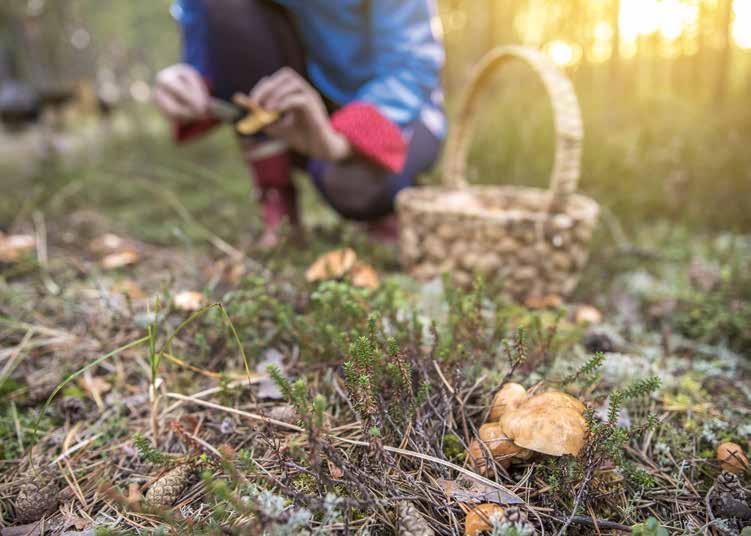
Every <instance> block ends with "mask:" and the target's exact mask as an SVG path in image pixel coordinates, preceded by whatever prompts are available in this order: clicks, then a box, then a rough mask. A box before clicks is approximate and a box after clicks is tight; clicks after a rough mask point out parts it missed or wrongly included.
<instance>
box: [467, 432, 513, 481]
mask: <svg viewBox="0 0 751 536" xmlns="http://www.w3.org/2000/svg"><path fill="white" fill-rule="evenodd" d="M477 435H478V436H479V438H480V439H479V440H477V439H473V440H472V441H471V442H470V444H469V455H470V456H469V457H470V460H472V462H473V463H474V464H475V466H476V467H477V469H479V471H480V472H481V473H485V472H486V470H487V468H488V463H487V457H488V451H489V452H490V455H491V456H492V457H493V459H494V460H495V461H496V462H498V463H499V464H500V465H501V466H503V467H508V466H509V465H511V459H512V458H514V457H518V456H519V455H520V454H521V452H522V451H523V450H524V449H522V448H520V447H518V446H516V445H514V442H513V441H511V440H510V439H509V438H508V437H507V436H506V435H505V434H504V433H503V430H501V425H500V424H498V423H486V424H483V425H482V426H481V427H480V430H479V431H478V434H477ZM482 445H484V446H485V447H487V451H486V450H485V449H483V447H482Z"/></svg>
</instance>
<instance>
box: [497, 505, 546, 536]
mask: <svg viewBox="0 0 751 536" xmlns="http://www.w3.org/2000/svg"><path fill="white" fill-rule="evenodd" d="M501 523H512V524H514V525H517V526H519V527H522V528H524V529H526V530H527V533H528V534H530V535H534V534H537V531H536V530H535V528H534V527H533V526H532V524H531V523H530V522H529V518H528V517H527V514H526V513H524V511H523V510H522V509H521V508H519V507H518V506H510V507H508V508H506V511H505V512H504V513H503V519H502V520H501Z"/></svg>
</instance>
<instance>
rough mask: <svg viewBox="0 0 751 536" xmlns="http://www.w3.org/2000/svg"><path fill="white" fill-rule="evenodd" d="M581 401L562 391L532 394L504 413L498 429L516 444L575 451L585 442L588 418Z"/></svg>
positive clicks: (546, 450)
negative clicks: (586, 418) (584, 415)
mask: <svg viewBox="0 0 751 536" xmlns="http://www.w3.org/2000/svg"><path fill="white" fill-rule="evenodd" d="M583 412H584V404H582V403H581V402H580V401H578V400H577V399H575V398H574V397H572V396H569V395H567V394H565V393H561V392H558V391H549V392H547V393H541V394H539V395H535V396H532V397H530V398H528V399H527V400H526V401H524V402H523V403H522V404H520V405H519V406H518V407H517V408H516V409H514V410H513V411H510V412H508V413H505V414H504V415H503V416H502V417H501V419H500V421H499V423H500V425H501V431H502V432H503V433H504V434H505V435H506V436H507V437H509V438H510V439H511V440H512V441H513V442H514V444H515V445H516V446H518V447H523V448H525V449H529V450H532V451H535V452H541V453H543V454H548V455H551V456H563V455H564V454H571V455H574V456H575V455H577V454H579V451H581V449H582V447H583V446H584V438H585V436H586V432H587V422H586V420H585V419H584V417H583V415H582V413H583Z"/></svg>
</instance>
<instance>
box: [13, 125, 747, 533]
mask: <svg viewBox="0 0 751 536" xmlns="http://www.w3.org/2000/svg"><path fill="white" fill-rule="evenodd" d="M225 142H226V140H225V141H223V142H222V143H224V145H221V146H220V145H219V144H218V143H217V144H208V145H204V146H200V147H197V148H195V149H192V152H191V160H190V161H189V162H183V161H182V160H179V159H178V158H177V157H175V156H174V153H169V152H168V150H167V149H165V148H164V146H163V145H156V146H155V145H154V144H153V140H152V138H149V137H146V138H145V139H144V140H143V141H141V142H132V141H129V142H127V143H124V142H119V143H117V144H116V146H115V148H114V149H113V154H115V155H119V156H118V157H113V156H112V155H110V158H108V159H105V161H106V162H107V164H106V165H102V164H97V163H94V161H92V162H88V163H87V164H86V166H85V167H82V166H80V165H75V166H64V165H62V164H60V163H48V164H47V165H45V166H42V168H40V169H39V170H37V171H34V173H36V178H33V177H32V178H29V179H23V180H22V179H19V178H18V177H16V179H15V180H16V181H17V182H16V183H15V184H13V183H12V181H13V180H14V179H10V182H11V189H14V188H20V187H21V186H20V185H21V184H22V183H23V184H24V186H23V187H24V188H28V190H27V191H28V192H31V195H29V196H26V197H28V198H29V199H30V201H28V203H23V202H15V201H14V202H13V203H11V202H9V201H8V202H6V203H5V204H4V205H2V206H0V209H2V210H4V211H5V212H4V214H5V216H4V221H6V222H9V225H8V226H7V228H6V232H7V233H8V234H11V233H12V234H17V235H28V236H29V237H31V238H32V239H33V241H34V246H33V247H31V248H29V249H25V250H23V251H21V252H20V254H19V255H18V256H13V257H12V258H11V257H7V258H5V259H4V260H3V262H0V394H1V396H0V528H1V530H2V535H3V536H8V535H11V534H41V533H50V534H59V533H68V534H70V535H73V534H94V533H96V534H130V533H148V532H149V531H152V530H154V529H157V528H160V529H161V530H162V531H170V530H171V531H174V532H175V533H177V532H182V533H185V534H207V533H209V534H213V533H215V534H260V533H263V532H264V531H265V532H266V533H268V534H301V533H313V534H328V533H347V532H349V533H361V534H364V533H371V534H393V533H402V534H431V532H428V531H427V529H426V527H430V529H431V530H432V531H433V533H435V534H463V533H464V523H465V517H466V512H467V511H468V510H471V509H472V508H473V504H475V503H495V502H497V503H502V504H505V505H506V514H505V517H503V516H502V518H501V521H502V523H501V524H500V525H499V526H497V527H496V528H495V534H498V535H500V534H505V535H513V534H556V533H564V532H566V531H567V533H568V534H623V533H629V532H630V531H632V530H633V531H634V533H639V534H661V532H659V529H657V528H653V527H651V525H650V526H647V525H648V524H651V523H655V521H656V523H657V524H658V525H660V526H661V527H664V529H666V530H667V531H668V532H669V533H670V534H738V533H739V531H740V528H741V527H742V526H743V525H744V524H746V523H749V520H750V519H751V516H749V515H748V513H749V508H748V506H747V504H746V502H745V501H746V500H747V499H748V496H746V495H744V493H745V492H743V490H742V484H743V483H744V482H745V483H748V481H749V477H751V475H750V474H749V472H748V469H747V468H746V470H745V471H742V472H741V473H740V475H739V477H738V478H731V477H730V476H728V474H727V473H725V476H724V477H721V474H722V473H721V468H720V464H719V462H718V461H717V459H716V450H717V447H718V446H719V445H720V444H721V443H723V442H725V441H733V442H735V443H737V444H739V445H741V447H742V448H743V449H746V450H747V449H748V447H749V440H750V439H751V426H750V425H749V421H748V417H749V412H751V376H749V374H748V372H749V366H750V365H749V360H748V357H749V352H751V332H749V326H751V270H750V269H749V268H751V237H749V236H744V235H740V234H733V233H713V234H709V233H697V232H696V231H695V230H687V229H684V228H683V227H681V226H679V225H675V224H668V223H659V222H651V223H644V224H642V225H640V226H638V227H632V228H629V229H628V232H625V231H624V230H623V229H621V226H620V225H619V224H618V220H617V219H616V218H615V216H613V215H612V214H608V213H606V216H605V218H604V219H603V221H602V224H601V226H600V231H599V232H598V235H597V236H596V238H595V243H594V244H593V249H592V259H591V262H590V265H589V267H588V269H587V271H586V273H585V274H584V277H583V278H582V283H581V284H580V287H579V289H577V292H576V293H575V295H574V296H573V297H572V298H571V300H570V301H569V302H568V303H557V302H555V301H551V302H550V303H546V304H529V305H534V307H527V306H522V305H517V304H513V303H510V302H507V301H505V300H504V299H503V298H501V297H500V295H499V294H498V293H497V292H496V291H495V289H494V288H493V287H492V286H488V285H482V284H477V285H475V287H474V288H473V289H472V290H469V291H465V290H461V289H456V288H453V287H452V286H451V285H450V284H446V283H445V282H444V281H443V280H440V279H439V280H435V281H432V282H428V283H418V282H416V281H414V280H412V279H411V278H409V277H407V276H405V275H403V274H401V273H400V272H399V269H398V263H397V255H396V252H395V251H393V250H392V249H389V248H388V247H383V246H380V245H378V244H373V243H371V242H370V241H369V239H368V238H367V236H366V235H365V234H364V233H363V232H361V230H360V229H359V228H358V227H357V226H355V225H352V224H346V223H342V222H339V221H338V220H337V219H336V218H334V217H333V215H332V214H331V213H330V212H328V211H327V210H326V209H323V208H321V207H320V204H319V201H318V200H317V199H316V198H315V195H314V194H313V192H311V191H310V189H309V188H308V187H305V186H303V190H304V198H305V202H304V206H305V215H306V224H307V228H308V231H309V232H308V243H307V246H306V247H304V248H301V247H300V246H299V245H298V244H297V243H292V242H287V241H285V242H284V243H283V244H282V245H281V246H280V247H279V248H277V249H276V250H273V251H262V250H260V249H258V248H255V247H254V246H253V244H254V240H253V238H254V237H257V236H258V234H259V224H258V220H257V217H256V215H255V213H254V212H253V208H252V204H251V203H250V201H248V195H249V194H248V186H247V183H246V182H245V181H246V179H244V178H240V177H242V173H241V170H240V169H239V168H238V167H237V164H224V163H217V165H216V167H215V168H213V169H212V170H211V171H207V169H208V166H209V164H206V166H207V167H206V168H204V167H201V166H199V165H197V164H195V162H213V161H217V160H222V162H223V161H224V160H223V159H221V158H219V157H218V154H225V155H226V154H228V153H226V151H225V149H226V147H225V145H226V143H225ZM165 155H166V156H165ZM98 161H99V160H97V162H98ZM8 176H9V175H8ZM9 177H10V176H9ZM227 177H231V179H228V178H227ZM41 184H43V185H44V186H43V187H42V186H40V185H41ZM218 184H222V185H223V186H222V188H218V187H217V185H218ZM342 247H351V248H352V249H353V250H355V251H356V253H357V255H358V257H360V258H362V259H363V260H364V261H365V262H367V263H369V264H371V265H372V266H373V267H375V269H376V271H377V272H378V274H379V276H380V286H379V288H378V289H375V290H373V289H362V288H357V287H354V286H353V285H351V284H349V283H348V282H347V281H343V280H342V281H329V282H324V283H309V282H308V281H307V280H306V277H305V271H306V270H307V268H308V267H309V266H310V265H311V263H312V262H313V261H314V260H315V259H316V258H318V257H319V256H320V255H321V254H323V253H325V252H327V251H330V250H333V249H339V248H342ZM598 313H599V314H598ZM270 366H271V367H270ZM508 381H514V382H518V383H521V384H522V385H523V386H524V387H526V388H530V389H536V390H537V391H538V392H540V391H544V390H550V389H560V390H563V391H565V392H567V393H569V394H571V395H573V396H575V397H577V398H578V399H580V400H581V401H582V402H584V403H585V404H586V405H587V408H588V410H587V414H586V415H587V420H588V423H589V428H590V434H589V437H588V439H587V443H586V445H585V447H584V449H582V451H581V454H580V455H579V456H578V457H572V456H563V457H552V456H545V455H537V456H534V457H532V458H529V459H526V460H517V461H516V462H517V463H513V464H511V465H510V466H509V467H508V468H504V467H503V466H502V465H501V464H500V463H492V464H490V466H489V467H488V469H487V470H486V471H485V476H486V477H487V479H485V480H482V479H479V478H478V477H476V476H473V475H476V474H477V473H476V472H475V468H474V466H473V463H472V460H471V459H469V458H468V456H467V453H466V448H467V446H468V445H469V444H470V442H471V441H472V439H473V438H475V437H476V434H477V431H478V429H479V427H480V426H481V425H482V424H483V423H484V422H485V419H486V418H487V415H488V412H489V409H490V406H491V401H492V400H493V396H494V394H495V393H496V392H497V391H498V390H499V389H500V387H501V386H502V385H503V384H504V382H508ZM165 475H166V476H165ZM718 478H720V481H719V484H718ZM723 478H724V479H725V480H722V479H723ZM739 486H741V487H739ZM739 489H740V490H741V491H740V492H739V491H738V490H739ZM718 490H719V491H718ZM737 493H741V499H742V500H741V501H740V502H739V503H737V504H736V503H732V500H731V499H732V498H733V497H738V495H737ZM733 494H735V495H733ZM145 497H148V498H149V500H148V501H147V500H146V499H145ZM516 502H518V504H515V505H514V504H512V503H516ZM159 503H160V504H162V506H161V507H153V505H154V504H159ZM730 503H732V504H730ZM729 504H730V506H729ZM150 505H151V506H150ZM744 508H745V509H744ZM40 518H41V521H40ZM650 518H652V520H650ZM18 525H21V527H20V528H19V527H18ZM14 527H15V528H14ZM408 527H411V529H410V530H412V532H409V531H408V530H407V529H408ZM633 527H636V528H633ZM632 528H633V529H632ZM640 531H641V532H640Z"/></svg>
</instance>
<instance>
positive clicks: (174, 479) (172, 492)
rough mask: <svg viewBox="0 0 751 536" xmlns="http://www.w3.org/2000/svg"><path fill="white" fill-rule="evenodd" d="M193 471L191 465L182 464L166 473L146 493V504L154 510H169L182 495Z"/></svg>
mask: <svg viewBox="0 0 751 536" xmlns="http://www.w3.org/2000/svg"><path fill="white" fill-rule="evenodd" d="M193 471H194V468H193V464H191V463H184V464H182V465H178V466H177V467H175V468H174V469H172V470H170V471H169V472H167V474H165V475H164V476H162V477H161V478H159V479H158V480H157V481H156V482H154V483H153V484H152V485H151V487H150V488H149V490H148V491H147V492H146V503H147V504H148V505H149V506H152V507H154V508H170V507H171V506H172V505H173V504H175V501H177V499H178V498H179V497H180V495H182V492H183V491H184V490H185V488H186V486H187V485H188V481H189V480H190V477H191V476H192V475H193Z"/></svg>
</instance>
